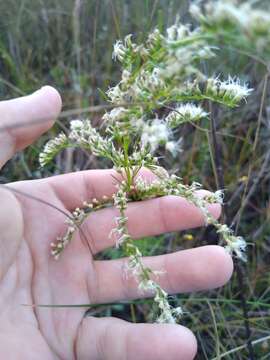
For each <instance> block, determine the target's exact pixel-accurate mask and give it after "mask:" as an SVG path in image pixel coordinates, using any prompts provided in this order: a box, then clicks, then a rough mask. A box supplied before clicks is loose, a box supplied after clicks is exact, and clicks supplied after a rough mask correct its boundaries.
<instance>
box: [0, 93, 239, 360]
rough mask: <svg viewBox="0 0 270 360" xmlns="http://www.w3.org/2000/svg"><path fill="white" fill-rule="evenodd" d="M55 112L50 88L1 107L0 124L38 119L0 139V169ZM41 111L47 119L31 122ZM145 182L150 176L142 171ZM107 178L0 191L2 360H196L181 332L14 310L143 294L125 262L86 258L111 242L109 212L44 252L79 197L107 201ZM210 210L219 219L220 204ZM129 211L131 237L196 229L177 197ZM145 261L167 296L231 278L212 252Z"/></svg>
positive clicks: (67, 313)
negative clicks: (57, 250)
mask: <svg viewBox="0 0 270 360" xmlns="http://www.w3.org/2000/svg"><path fill="white" fill-rule="evenodd" d="M60 107H61V101H60V98H59V95H58V94H57V92H56V91H55V90H54V89H52V88H49V87H46V88H44V89H42V90H40V91H39V92H37V93H35V94H33V95H31V96H28V97H25V98H22V99H16V100H11V101H8V102H2V103H0V115H1V119H3V120H2V122H3V125H7V124H12V123H18V122H21V123H22V124H24V123H27V122H30V123H31V122H33V121H36V124H35V125H34V124H33V125H31V126H28V127H25V128H24V127H21V128H19V127H17V128H16V129H14V130H8V131H6V132H1V133H0V144H2V145H0V146H1V153H0V154H1V155H0V164H1V163H2V164H4V162H5V161H6V160H7V159H8V158H10V157H11V155H12V153H13V152H14V151H16V150H18V149H22V148H23V147H25V146H26V145H28V144H30V143H31V142H33V140H34V139H35V138H36V137H37V136H39V135H40V134H41V133H42V132H44V131H46V130H47V129H48V128H49V127H50V126H51V125H52V121H49V119H52V118H55V117H56V116H57V114H58V112H59V110H60ZM44 114H45V115H46V118H47V121H45V122H39V121H38V120H39V119H42V118H43V117H44ZM143 175H144V176H146V177H150V176H151V175H150V174H149V173H148V172H146V171H145V172H144V174H143ZM114 176H115V174H114V173H113V171H112V170H90V171H84V172H77V173H72V174H66V175H60V176H55V177H51V178H48V179H42V180H34V181H23V182H17V183H13V184H9V185H8V187H9V189H5V188H3V187H2V188H1V189H0V196H1V200H2V204H1V209H0V234H1V235H0V304H1V307H0V309H1V310H0V358H1V359H2V358H3V359H12V360H13V359H23V360H24V359H27V360H28V359H46V360H49V359H67V360H69V359H80V360H81V359H94V360H95V359H102V360H103V359H104V360H105V359H106V360H107V359H109V360H114V359H117V360H118V359H128V360H133V359H134V360H137V359H138V360H144V359H145V360H151V359H153V360H154V359H155V360H159V359H183V360H186V359H187V360H188V359H193V358H194V356H195V353H196V340H195V338H194V336H193V334H192V333H191V332H190V331H189V330H188V329H186V328H185V327H183V326H180V325H169V324H163V325H162V324H130V323H128V322H125V321H122V320H119V319H115V318H95V317H91V316H90V317H84V312H85V309H84V308H81V307H79V308H55V307H49V308H40V307H32V306H22V305H23V304H28V305H31V304H52V305H57V304H89V303H95V304H96V303H106V302H112V301H119V300H124V299H134V298H139V297H141V296H142V294H141V293H140V292H139V291H138V289H137V284H136V281H135V280H134V278H132V277H131V276H127V274H126V272H125V271H124V269H123V268H124V264H125V260H124V259H119V260H108V261H105V260H103V261H102V260H94V259H93V257H92V255H95V254H97V253H98V252H100V251H102V250H104V249H106V248H108V247H111V246H113V245H114V244H113V239H112V238H111V237H110V236H109V234H110V232H111V230H112V228H113V227H114V226H115V224H114V217H115V215H116V214H117V212H116V210H115V209H113V208H110V209H104V210H100V211H98V212H96V213H93V214H91V216H89V218H88V220H87V221H86V223H85V224H84V225H83V227H82V231H78V232H77V234H76V235H75V238H74V240H73V241H72V242H71V243H70V244H69V246H68V247H67V248H66V250H65V252H64V253H63V254H62V256H60V258H59V259H58V260H57V261H56V260H54V258H53V257H52V256H51V255H50V243H51V242H53V241H55V239H56V237H57V236H59V235H61V234H63V233H64V232H65V227H66V225H65V223H64V221H65V217H66V215H67V214H69V213H70V211H72V210H73V209H74V208H76V207H77V206H81V205H82V203H83V201H84V200H91V199H93V198H97V199H98V198H101V197H102V196H103V195H107V196H110V195H112V194H113V193H114V191H115V184H114ZM198 196H200V194H198ZM40 200H42V201H40ZM49 204H51V205H53V206H54V207H52V206H50V205H49ZM209 209H210V211H211V212H212V213H213V214H214V215H215V216H218V215H219V212H220V208H219V205H211V206H209ZM127 212H128V218H129V231H130V233H131V235H132V236H133V237H134V238H139V237H142V236H147V235H156V234H160V233H164V232H168V231H174V230H181V229H186V228H191V227H195V226H199V225H202V224H203V217H202V215H201V214H200V212H199V210H198V209H196V208H195V207H194V206H193V205H191V204H189V203H188V202H187V201H186V200H184V199H181V198H178V197H163V198H160V199H153V200H148V201H144V202H140V203H132V204H130V205H129V208H128V211H127ZM142 215H143V216H142ZM86 241H87V242H88V245H89V248H90V249H91V252H90V251H89V248H88V246H86ZM145 262H146V263H147V264H148V265H149V266H151V267H152V268H153V269H156V270H163V271H164V274H163V275H161V276H160V277H159V281H160V283H161V285H162V287H163V288H164V289H165V290H167V291H168V292H169V293H177V292H182V291H195V290H203V289H209V288H214V287H217V286H221V285H223V284H224V283H225V282H226V281H227V280H228V279H229V277H230V275H231V272H232V261H231V258H230V257H229V255H227V254H226V253H225V251H224V250H223V249H222V248H221V247H218V246H204V247H200V248H197V249H192V250H186V251H181V252H176V253H173V254H167V255H161V256H157V257H148V258H145Z"/></svg>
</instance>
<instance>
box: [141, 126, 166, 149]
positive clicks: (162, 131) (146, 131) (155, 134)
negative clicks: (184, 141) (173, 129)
mask: <svg viewBox="0 0 270 360" xmlns="http://www.w3.org/2000/svg"><path fill="white" fill-rule="evenodd" d="M169 136H170V131H169V129H168V127H167V125H166V124H165V123H164V122H163V121H162V120H160V119H154V120H153V121H152V123H151V124H147V123H145V124H144V125H143V128H142V136H141V144H142V146H143V147H145V146H147V145H150V150H151V152H154V151H155V150H156V149H157V148H158V146H159V145H160V144H163V143H164V144H165V143H166V142H167V141H168V140H169Z"/></svg>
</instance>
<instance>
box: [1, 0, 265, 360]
mask: <svg viewBox="0 0 270 360" xmlns="http://www.w3.org/2000/svg"><path fill="white" fill-rule="evenodd" d="M256 4H257V5H256V6H260V5H262V6H263V5H265V4H266V5H267V4H268V2H267V1H257V2H256ZM176 14H179V15H181V19H184V21H185V22H186V21H189V19H190V17H189V14H188V1H186V0H185V1H184V0H183V1H181V0H170V1H165V0H151V1H150V0H148V1H147V0H142V1H130V0H115V1H113V0H84V1H83V0H81V1H80V0H75V1H74V0H58V1H53V0H47V1H45V0H38V1H31V0H9V1H8V2H6V1H0V96H1V99H7V98H10V97H15V96H20V95H23V94H26V93H29V92H31V91H33V90H36V89H37V88H39V87H41V86H42V85H44V84H51V85H53V86H55V87H56V88H58V89H59V91H60V92H61V94H62V97H63V103H64V106H63V109H64V113H63V114H62V115H61V117H60V118H59V119H58V123H57V127H61V128H65V124H66V123H67V121H69V120H70V119H71V117H72V112H73V110H74V109H76V115H75V116H76V117H77V116H80V114H84V116H90V117H91V118H92V119H93V122H94V123H95V124H96V125H100V118H101V115H102V113H103V110H102V106H101V111H98V112H92V113H90V114H89V113H88V112H87V111H84V110H83V109H85V108H88V107H92V106H93V105H103V104H104V99H103V96H102V92H101V91H100V90H99V89H101V90H102V91H104V90H106V89H107V87H108V86H109V84H115V83H116V82H117V80H118V76H119V72H118V68H117V65H115V63H114V62H113V61H112V59H111V52H112V45H113V43H114V42H115V40H116V39H117V38H119V37H124V36H125V35H126V34H129V33H134V34H135V37H136V38H138V39H142V38H143V37H144V36H145V35H146V34H147V32H148V31H149V30H150V29H153V28H154V27H156V26H158V27H159V28H160V29H161V30H162V29H164V28H165V27H166V26H167V25H170V24H172V23H173V22H174V21H175V17H176ZM259 55H260V54H258V57H259ZM266 60H267V61H268V69H267V68H266V66H265V65H264V64H262V63H261V62H260V61H259V60H258V59H257V58H256V57H252V56H250V55H249V54H245V53H242V52H241V51H239V49H235V48H230V46H228V44H227V45H224V44H222V42H221V44H220V50H219V54H218V57H217V58H216V59H215V60H214V61H213V63H212V64H211V69H206V71H209V73H211V74H212V73H213V72H214V73H216V74H222V75H224V76H227V75H228V74H231V75H239V76H241V78H243V79H246V80H248V81H249V83H250V85H251V87H253V88H254V93H253V94H252V96H250V98H249V99H248V102H247V104H242V105H241V106H240V107H239V108H238V109H237V110H236V111H229V110H227V109H226V110H225V109H223V108H217V109H215V113H216V117H215V121H216V124H217V134H218V141H219V145H220V151H221V153H222V159H221V165H222V169H223V174H224V181H225V184H224V186H225V191H226V199H225V200H226V206H225V217H226V221H227V223H229V224H230V223H231V222H232V221H233V220H234V219H235V215H236V214H237V212H238V211H239V209H240V208H241V205H243V204H244V205H245V206H244V207H243V211H242V212H241V214H240V215H241V216H240V217H239V218H237V220H238V221H239V233H241V235H243V236H244V237H246V239H247V241H248V242H249V243H250V244H251V246H250V249H249V252H250V256H249V262H248V264H247V266H246V268H245V274H246V277H245V283H246V287H245V290H244V291H245V298H246V300H247V301H248V307H249V316H250V325H251V330H252V339H253V340H254V339H259V338H262V337H264V336H266V335H269V327H270V321H269V319H270V306H269V303H270V276H269V264H270V255H269V253H270V225H269V219H270V206H269V204H270V203H269V192H270V187H269V185H270V183H269V176H270V171H269V170H270V161H268V159H269V158H270V155H269V152H270V146H269V143H270V97H269V92H270V89H269V88H270V86H269V79H268V77H267V75H269V73H268V74H267V72H269V68H270V65H269V64H270V59H266ZM89 110H90V112H91V108H90V109H89ZM209 129H210V125H209V123H208V122H202V123H201V124H200V126H199V127H196V128H194V127H193V126H192V125H185V126H184V127H183V128H182V129H181V131H180V133H179V136H182V137H183V138H184V143H183V147H184V151H183V152H182V153H180V154H179V156H178V159H177V160H173V159H172V158H169V157H166V158H165V157H163V158H162V163H163V164H164V166H166V167H167V168H172V169H174V170H176V171H178V173H179V174H180V175H181V176H182V177H183V178H184V180H185V181H186V182H191V181H192V180H196V181H199V182H201V183H203V185H204V186H205V188H208V189H210V190H214V189H216V188H217V184H216V179H215V176H214V172H213V161H212V155H213V154H212V153H211V139H210V140H209V132H208V130H209ZM56 131H57V130H55V129H53V130H52V132H51V133H48V134H47V135H45V136H44V137H43V139H41V140H40V141H39V142H37V143H36V144H34V145H33V146H31V147H29V148H28V149H27V150H25V152H24V153H20V154H18V155H16V157H15V158H14V159H13V160H12V161H10V162H9V163H8V164H7V165H6V166H5V168H4V169H3V171H2V173H1V181H2V182H8V181H13V180H21V179H31V178H32V179H33V178H39V177H41V176H44V175H45V176H48V175H53V174H57V173H60V172H66V171H72V170H78V169H82V168H96V167H104V166H105V164H100V163H98V162H97V161H96V159H93V158H92V157H89V156H86V155H85V154H82V153H77V152H72V153H70V152H67V153H64V154H62V155H61V156H59V158H58V160H57V162H56V165H55V166H53V167H51V168H49V169H46V170H44V171H43V170H42V172H41V170H40V169H39V165H38V162H37V159H38V152H39V149H40V148H41V145H42V144H43V143H44V141H45V140H46V139H48V138H49V137H50V136H51V134H55V132H56ZM162 155H163V154H162V153H160V156H162ZM247 195H248V197H247ZM245 199H247V200H245ZM185 234H188V235H189V236H185ZM190 234H192V236H190ZM217 241H218V240H217V239H216V236H215V235H214V234H213V233H212V231H211V228H207V229H198V230H192V231H188V232H186V233H185V232H182V233H179V234H168V235H166V236H162V237H160V238H158V239H156V238H155V239H153V238H151V239H142V240H140V246H141V248H142V249H143V253H144V254H148V255H155V254H161V253H163V252H164V251H168V252H173V251H176V250H181V249H183V248H192V247H194V246H199V245H204V244H209V243H210V244H214V243H217ZM100 256H103V257H105V258H111V257H113V258H115V257H119V256H121V254H119V252H118V251H116V250H115V249H109V250H107V251H106V252H105V253H104V254H102V255H100ZM179 266H181V264H179ZM242 291H243V289H241V288H239V286H238V282H237V280H236V278H235V276H234V277H233V279H232V281H231V282H230V283H229V284H228V285H227V286H226V287H224V288H223V289H219V290H213V291H209V292H201V293H196V294H195V293H193V294H188V295H187V294H185V295H180V296H179V297H177V298H176V299H173V300H172V301H175V302H178V301H182V302H183V303H184V307H185V310H186V311H187V313H186V314H185V316H184V319H183V324H185V325H186V326H190V327H191V328H192V330H193V331H194V332H195V333H196V335H197V337H198V340H199V355H198V357H197V358H198V359H212V358H214V357H215V356H217V353H218V351H220V353H223V352H226V351H228V350H230V349H233V348H236V347H237V346H240V345H242V344H245V343H246V338H245V331H244V322H243V313H242V309H241V304H240V301H239V293H240V292H242ZM149 302H150V300H147V301H139V302H134V303H132V302H131V303H129V304H117V305H113V306H105V310H104V307H102V308H101V310H100V311H98V310H95V313H96V314H97V315H99V314H100V315H117V316H120V317H122V318H125V319H128V320H131V321H138V322H139V321H144V320H151V319H152V318H153V314H151V313H149V311H150V308H151V306H149ZM212 310H213V311H212ZM213 314H214V316H213ZM254 351H255V354H256V359H261V360H263V359H269V357H270V343H269V342H268V343H267V342H262V343H260V344H258V345H256V346H255V347H254ZM226 359H230V360H234V359H235V360H238V359H239V360H240V359H241V360H244V359H248V354H247V351H246V349H244V350H241V351H237V352H234V353H232V354H231V355H228V356H227V357H226Z"/></svg>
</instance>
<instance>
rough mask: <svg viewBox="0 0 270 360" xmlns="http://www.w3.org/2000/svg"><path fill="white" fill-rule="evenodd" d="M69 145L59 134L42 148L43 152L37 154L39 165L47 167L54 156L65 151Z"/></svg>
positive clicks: (65, 138)
mask: <svg viewBox="0 0 270 360" xmlns="http://www.w3.org/2000/svg"><path fill="white" fill-rule="evenodd" d="M68 144H69V141H68V138H67V136H66V135H65V134H64V133H60V134H59V135H58V136H57V137H56V138H54V139H51V140H49V141H48V142H47V144H46V145H45V146H44V149H43V151H42V152H41V153H40V154H39V163H40V165H41V166H42V167H43V166H45V165H47V164H48V163H49V162H51V161H52V159H53V158H54V157H55V155H56V154H57V153H58V152H59V151H61V150H62V149H65V148H66V147H67V146H68Z"/></svg>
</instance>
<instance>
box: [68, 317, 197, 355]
mask: <svg viewBox="0 0 270 360" xmlns="http://www.w3.org/2000/svg"><path fill="white" fill-rule="evenodd" d="M196 351H197V343H196V339H195V337H194V335H193V334H192V332H191V331H190V330H188V329H187V328H185V327H183V326H180V325H172V324H130V323H128V322H126V321H123V320H119V319H114V318H106V319H105V318H100V319H97V318H93V317H88V318H84V320H83V321H82V324H81V326H80V328H79V331H78V336H77V341H76V346H75V355H76V356H75V357H76V358H77V359H81V360H84V359H85V360H86V359H92V360H138V359H140V360H164V359H167V360H191V359H194V357H195V355H196Z"/></svg>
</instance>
